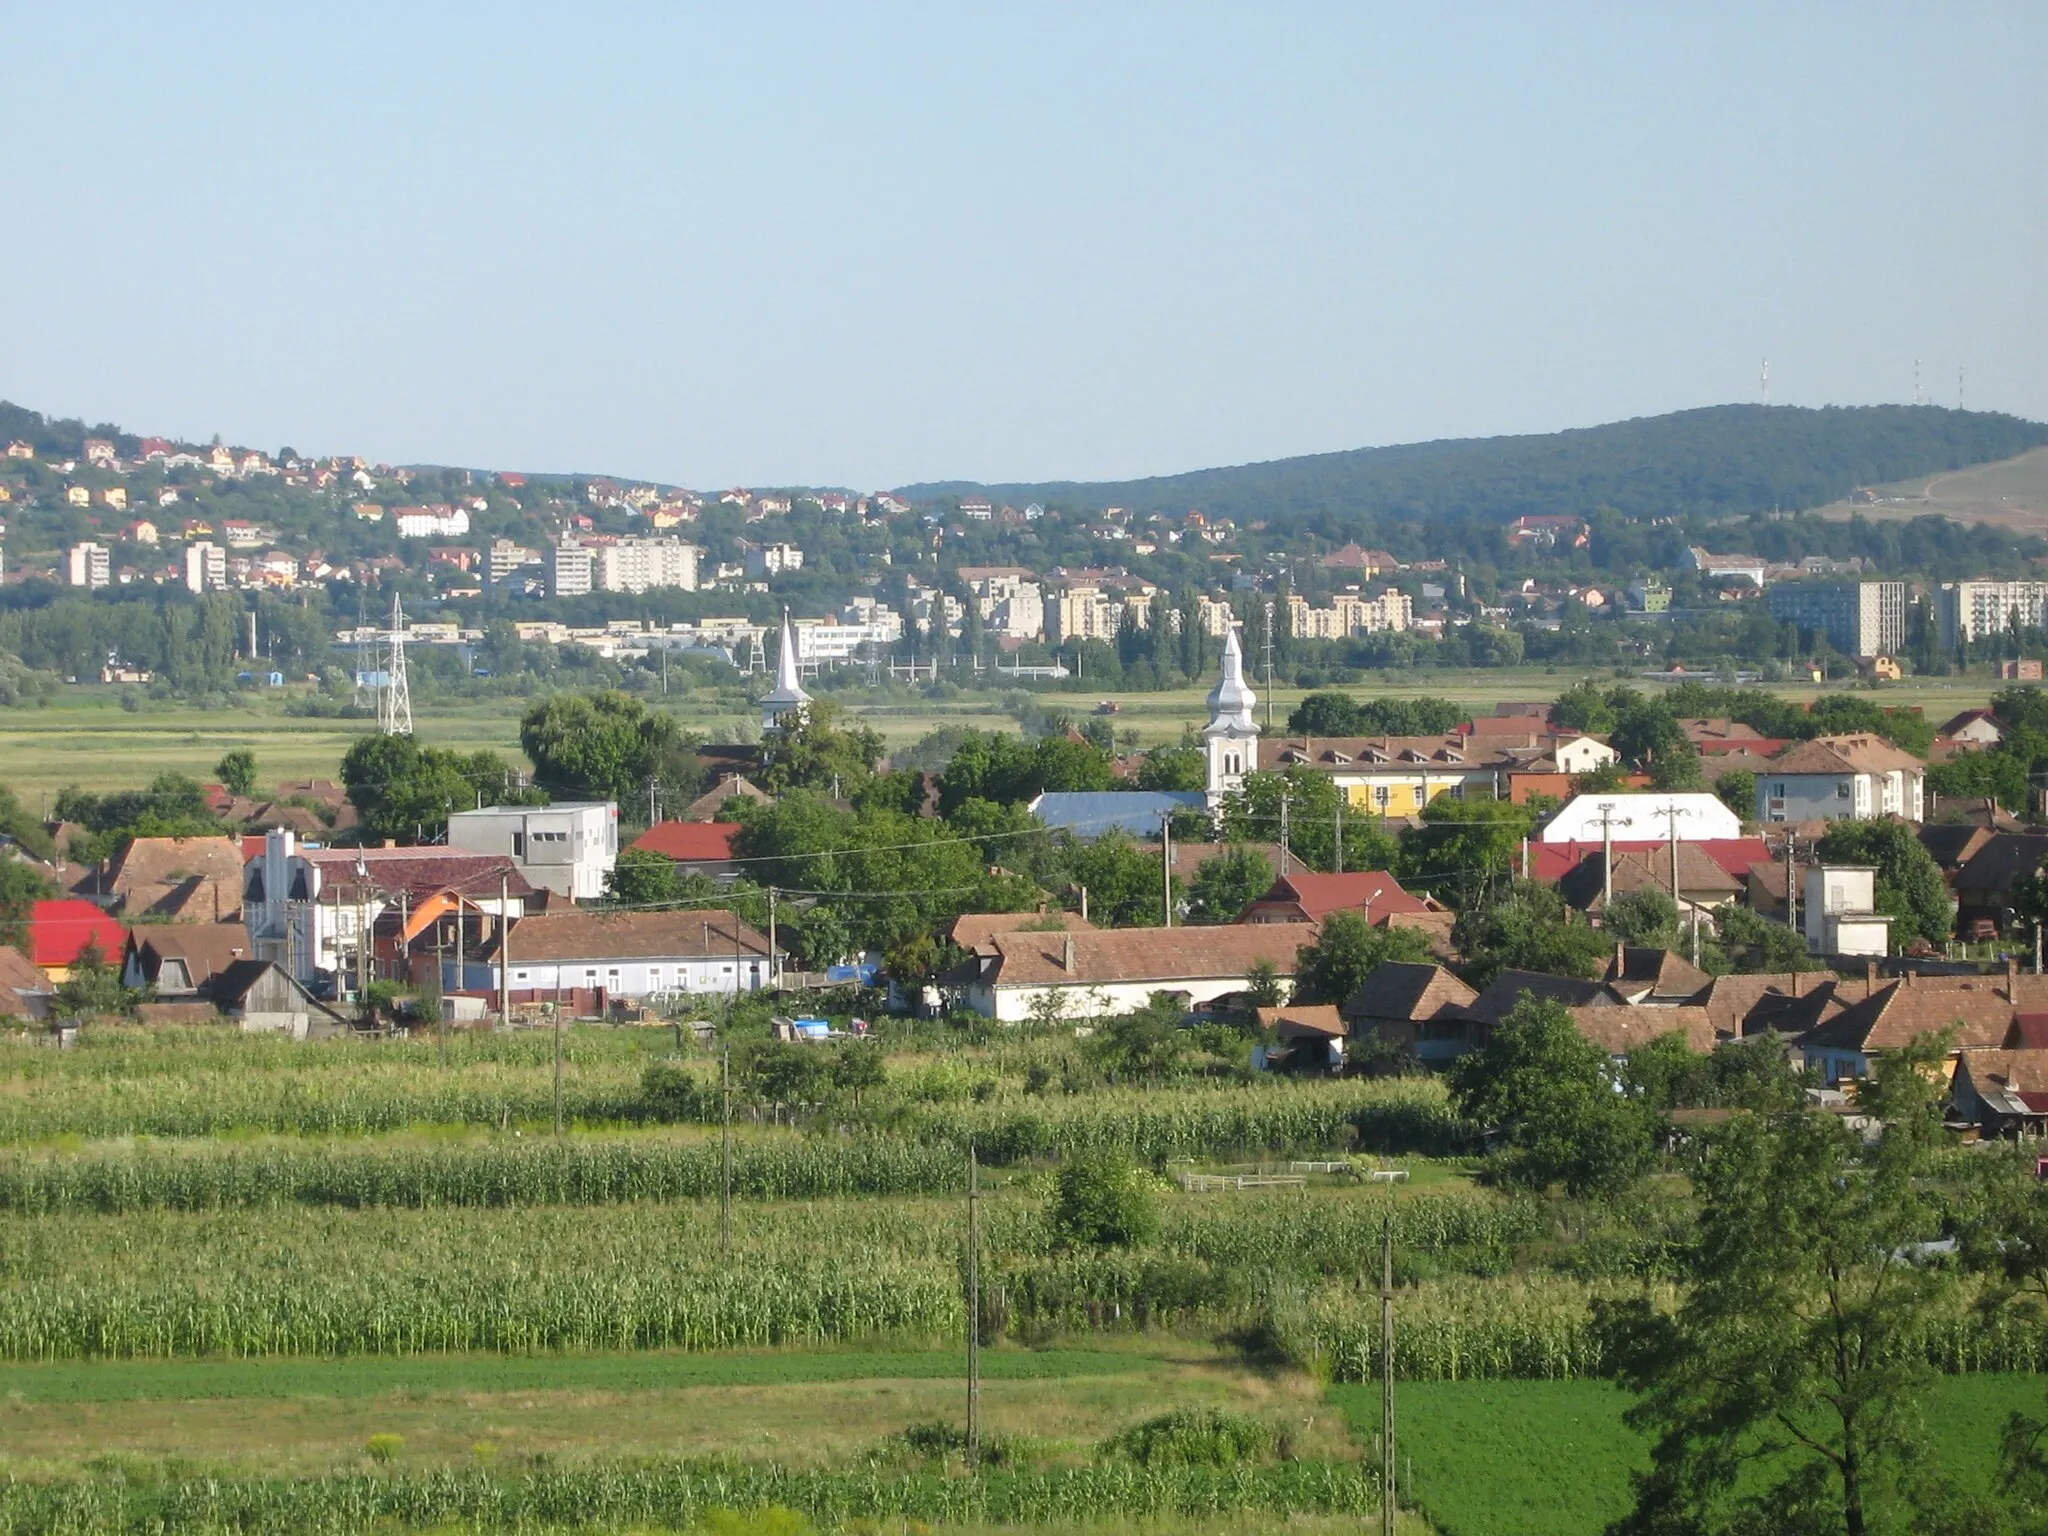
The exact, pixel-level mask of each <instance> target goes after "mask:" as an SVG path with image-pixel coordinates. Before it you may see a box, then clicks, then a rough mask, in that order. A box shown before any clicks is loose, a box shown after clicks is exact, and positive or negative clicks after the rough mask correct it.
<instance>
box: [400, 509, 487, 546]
mask: <svg viewBox="0 0 2048 1536" xmlns="http://www.w3.org/2000/svg"><path fill="white" fill-rule="evenodd" d="M392 521H393V522H394V523H395V524H396V525H397V527H398V536H399V537H400V538H401V539H459V538H461V537H462V536H463V535H465V534H466V533H468V532H469V513H468V512H467V511H465V510H464V509H463V508H461V507H448V506H431V507H398V508H395V509H394V510H393V512H392Z"/></svg>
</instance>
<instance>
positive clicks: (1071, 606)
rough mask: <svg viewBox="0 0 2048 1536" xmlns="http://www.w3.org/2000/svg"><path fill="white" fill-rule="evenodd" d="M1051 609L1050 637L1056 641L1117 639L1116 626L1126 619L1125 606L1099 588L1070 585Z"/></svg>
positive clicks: (1055, 642)
mask: <svg viewBox="0 0 2048 1536" xmlns="http://www.w3.org/2000/svg"><path fill="white" fill-rule="evenodd" d="M1048 611H1049V615H1050V617H1049V632H1048V638H1049V639H1051V640H1052V641H1053V642H1054V644H1059V643H1060V642H1062V641H1067V640H1114V639H1115V638H1116V632H1117V627H1118V626H1119V625H1120V624H1121V623H1122V622H1123V616H1124V605H1123V604H1122V603H1120V602H1118V601H1117V600H1116V599H1115V598H1113V597H1111V596H1110V595H1109V594H1108V593H1107V592H1104V591H1103V590H1102V589H1101V588H1100V587H1069V588H1067V590H1066V591H1064V592H1062V593H1060V595H1059V596H1058V598H1057V599H1055V600H1054V602H1053V604H1052V607H1051V608H1050V610H1048Z"/></svg>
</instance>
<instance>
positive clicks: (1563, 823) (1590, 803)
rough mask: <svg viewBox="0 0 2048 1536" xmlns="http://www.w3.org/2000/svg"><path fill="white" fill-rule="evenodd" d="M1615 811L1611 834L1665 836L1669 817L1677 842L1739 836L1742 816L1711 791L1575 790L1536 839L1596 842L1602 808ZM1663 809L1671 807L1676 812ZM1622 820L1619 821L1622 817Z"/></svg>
mask: <svg viewBox="0 0 2048 1536" xmlns="http://www.w3.org/2000/svg"><path fill="white" fill-rule="evenodd" d="M1603 810H1610V811H1612V813H1613V815H1614V836H1615V840H1616V841H1621V840H1623V839H1631V838H1632V839H1638V840H1640V839H1642V838H1667V837H1669V836H1670V835H1671V826H1672V823H1673V821H1674V819H1675V820H1676V822H1677V827H1678V840H1679V841H1680V842H1681V843H1698V842H1704V841H1706V840H1708V839H1710V838H1727V837H1740V836H1742V818H1741V817H1740V816H1737V815H1736V814H1735V813H1734V812H1733V811H1731V810H1729V809H1728V807H1727V806H1725V805H1723V804H1722V803H1721V802H1720V800H1719V799H1718V798H1717V797H1715V796H1713V795H1696V794H1672V795H1660V794H1647V795H1622V794H1615V795H1579V796H1576V797H1574V798H1573V799H1572V801H1571V802H1570V803H1569V804H1568V805H1566V806H1565V808H1564V809H1563V810H1561V811H1559V812H1558V813H1557V814H1556V815H1555V816H1553V817H1551V819H1550V823H1549V825H1548V826H1546V827H1544V829H1543V833H1542V838H1541V841H1543V842H1546V843H1597V842H1599V841H1600V839H1601V821H1600V817H1601V812H1602V811H1603ZM1667 811H1676V812H1677V815H1676V817H1675V818H1674V817H1672V816H1668V815H1666V814H1665V813H1666V812H1667ZM1624 817H1625V818H1627V824H1626V825H1624V824H1623V818H1624Z"/></svg>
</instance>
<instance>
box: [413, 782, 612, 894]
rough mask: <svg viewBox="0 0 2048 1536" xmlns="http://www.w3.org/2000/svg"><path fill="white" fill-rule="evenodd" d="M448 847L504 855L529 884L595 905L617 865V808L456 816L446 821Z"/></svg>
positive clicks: (566, 804) (495, 810)
mask: <svg viewBox="0 0 2048 1536" xmlns="http://www.w3.org/2000/svg"><path fill="white" fill-rule="evenodd" d="M448 846H449V847H450V848H451V849H460V850H462V851H464V852H467V853H496V854H508V855H510V856H511V859H512V862H513V864H514V865H515V866H516V867H517V868H518V870H519V872H520V873H521V874H523V875H524V876H526V878H527V880H528V881H529V882H530V883H531V884H533V885H535V886H538V887H544V888H545V889H547V890H550V891H553V892H554V893H555V894H556V895H557V896H567V897H569V898H571V899H572V900H575V901H596V900H597V899H598V898H599V897H601V896H602V895H604V893H605V888H606V886H607V884H608V883H609V880H610V876H611V872H612V868H613V866H614V865H615V864H616V863H617V862H618V856H619V808H618V806H617V804H616V803H614V802H613V801H610V800H558V801H556V802H555V803H554V804H552V805H493V806H486V807H484V808H483V809H481V810H474V811H457V812H456V813H455V814H454V815H452V816H450V817H449V818H448Z"/></svg>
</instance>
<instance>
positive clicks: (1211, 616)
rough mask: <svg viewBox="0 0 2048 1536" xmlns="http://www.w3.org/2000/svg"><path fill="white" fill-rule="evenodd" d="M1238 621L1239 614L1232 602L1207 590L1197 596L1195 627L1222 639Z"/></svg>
mask: <svg viewBox="0 0 2048 1536" xmlns="http://www.w3.org/2000/svg"><path fill="white" fill-rule="evenodd" d="M1236 623H1237V614H1236V613H1235V612H1234V611H1233V610H1232V608H1231V606H1230V604H1228V603H1226V602H1223V601H1222V600H1221V599H1219V598H1214V597H1211V596H1209V594H1208V593H1206V592H1204V593H1201V594H1199V595H1198V596H1197V597H1196V598H1195V627H1196V628H1197V629H1199V630H1201V632H1202V633H1203V634H1205V635H1210V636H1213V637H1214V638H1215V639H1218V640H1221V639H1222V638H1223V637H1224V636H1225V635H1227V634H1229V633H1230V630H1231V627H1232V626H1233V625H1234V624H1236Z"/></svg>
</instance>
